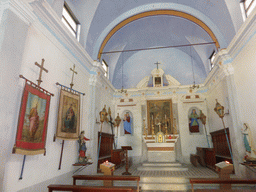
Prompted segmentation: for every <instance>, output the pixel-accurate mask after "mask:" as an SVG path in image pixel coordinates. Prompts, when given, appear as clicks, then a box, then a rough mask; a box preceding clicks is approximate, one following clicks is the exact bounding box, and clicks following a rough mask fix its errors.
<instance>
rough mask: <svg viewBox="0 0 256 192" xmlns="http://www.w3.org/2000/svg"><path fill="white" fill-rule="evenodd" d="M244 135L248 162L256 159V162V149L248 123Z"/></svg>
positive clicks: (243, 129)
mask: <svg viewBox="0 0 256 192" xmlns="http://www.w3.org/2000/svg"><path fill="white" fill-rule="evenodd" d="M242 134H243V137H244V138H243V140H244V147H245V150H246V156H245V159H246V160H250V159H252V158H253V159H254V160H256V148H255V146H254V143H253V140H252V134H251V130H250V127H249V125H248V124H247V123H244V125H243V128H242Z"/></svg>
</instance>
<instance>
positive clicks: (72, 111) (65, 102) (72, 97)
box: [56, 89, 80, 140]
mask: <svg viewBox="0 0 256 192" xmlns="http://www.w3.org/2000/svg"><path fill="white" fill-rule="evenodd" d="M79 134H80V95H78V94H74V93H72V92H69V91H66V90H64V89H61V91H60V102H59V114H58V126H57V131H56V138H58V139H62V140H70V139H71V140H72V139H75V140H78V136H79Z"/></svg>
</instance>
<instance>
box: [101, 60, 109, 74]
mask: <svg viewBox="0 0 256 192" xmlns="http://www.w3.org/2000/svg"><path fill="white" fill-rule="evenodd" d="M101 64H102V67H103V69H104V71H105V73H104V76H105V77H106V78H108V64H107V63H106V61H105V60H104V59H103V60H102V63H101Z"/></svg>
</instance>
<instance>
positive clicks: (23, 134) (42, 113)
mask: <svg viewBox="0 0 256 192" xmlns="http://www.w3.org/2000/svg"><path fill="white" fill-rule="evenodd" d="M50 99H51V96H50V95H49V94H46V93H45V92H44V91H42V90H39V89H38V88H37V87H34V86H31V85H29V84H28V83H27V82H26V85H25V87H24V92H23V97H22V102H21V108H20V114H19V122H18V128H17V134H16V141H15V145H14V147H13V153H17V154H22V155H38V154H45V152H46V149H45V143H46V134H47V124H48V115H49V107H50Z"/></svg>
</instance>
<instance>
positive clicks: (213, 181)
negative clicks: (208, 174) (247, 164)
mask: <svg viewBox="0 0 256 192" xmlns="http://www.w3.org/2000/svg"><path fill="white" fill-rule="evenodd" d="M189 181H190V184H191V189H192V192H194V184H256V179H249V180H248V179H222V178H191V179H190V180H189ZM212 190H213V191H237V190H236V189H230V190H227V189H225V190H222V189H215V190H214V189H212ZM196 191H204V189H197V190H196ZM205 191H206V190H205ZM207 191H211V189H210V190H209V189H207ZM240 191H241V190H240ZM243 191H244V190H243ZM245 191H246V189H245ZM248 191H252V190H248ZM253 191H254V190H253ZM255 191H256V190H255Z"/></svg>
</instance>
